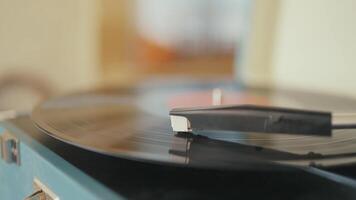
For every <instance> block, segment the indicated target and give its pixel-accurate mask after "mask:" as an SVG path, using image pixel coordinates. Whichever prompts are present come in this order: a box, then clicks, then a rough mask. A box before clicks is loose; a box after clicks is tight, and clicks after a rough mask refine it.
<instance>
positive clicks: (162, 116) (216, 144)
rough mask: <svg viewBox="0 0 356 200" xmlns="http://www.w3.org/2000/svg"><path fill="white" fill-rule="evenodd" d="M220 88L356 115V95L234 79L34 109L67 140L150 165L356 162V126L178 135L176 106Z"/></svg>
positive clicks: (244, 100)
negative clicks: (260, 86) (257, 85)
mask: <svg viewBox="0 0 356 200" xmlns="http://www.w3.org/2000/svg"><path fill="white" fill-rule="evenodd" d="M162 85H164V86H162ZM215 88H219V89H220V90H221V91H222V92H223V99H222V103H223V104H258V105H272V106H288V107H293V108H303V109H314V110H316V109H318V110H325V111H333V112H340V113H345V112H356V100H353V99H348V98H341V97H336V96H329V95H322V94H310V93H306V92H297V91H282V90H253V89H243V88H241V87H239V86H237V85H235V84H233V83H196V82H189V83H185V84H175V83H170V84H168V83H167V82H163V83H162V82H159V83H157V84H151V85H145V86H139V87H136V88H130V89H120V90H102V91H93V92H83V93H78V94H72V95H68V96H64V97H58V98H54V99H50V100H48V101H45V102H43V103H42V104H40V105H39V106H38V107H37V108H35V109H34V111H33V113H32V120H33V121H34V123H35V124H36V126H38V127H39V128H40V129H41V130H43V131H44V132H45V133H47V134H48V135H50V136H52V137H54V138H56V139H59V140H61V141H63V142H66V143H70V144H72V145H75V146H79V147H81V148H85V149H88V150H91V151H96V152H99V153H102V154H107V155H111V156H115V157H119V158H124V159H130V160H137V161H144V162H156V163H160V164H168V165H169V164H172V165H183V166H193V167H204V168H229V169H234V170H242V169H256V170H266V169H274V168H275V167H281V166H287V165H289V166H290V165H292V166H309V165H313V166H314V165H317V166H323V167H331V166H341V165H346V164H351V163H354V162H356V130H338V131H334V132H333V136H332V137H315V136H295V135H282V134H268V135H266V134H260V133H248V132H238V133H233V134H232V133H226V132H217V131H215V132H214V131H210V132H197V133H194V134H183V133H181V134H175V133H174V132H173V131H172V128H171V127H170V121H169V114H168V113H169V110H170V109H171V108H176V107H185V106H195V105H209V104H211V101H212V99H211V93H212V91H213V89H215Z"/></svg>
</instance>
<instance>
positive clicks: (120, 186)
mask: <svg viewBox="0 0 356 200" xmlns="http://www.w3.org/2000/svg"><path fill="white" fill-rule="evenodd" d="M0 127H2V129H3V131H2V134H5V132H7V133H8V134H11V135H12V136H14V137H15V138H17V139H18V140H19V144H20V145H19V152H20V155H19V159H20V162H19V163H18V164H17V163H7V162H5V161H4V160H3V159H2V160H0V168H1V169H2V170H0V177H2V178H1V179H0V186H1V187H0V199H24V198H25V197H26V196H29V195H30V194H31V193H33V181H34V179H37V180H39V181H40V182H41V183H43V185H45V186H46V187H47V188H48V189H50V190H51V191H52V192H53V193H54V194H55V195H56V196H57V197H59V199H60V200H65V199H238V198H249V199H262V198H264V199H265V198H271V199H287V198H288V199H355V196H356V191H355V190H354V188H353V187H352V186H347V185H342V184H340V183H337V182H335V181H330V180H328V179H327V178H324V177H321V176H316V175H313V174H310V173H307V172H305V171H273V172H256V171H248V170H246V171H229V170H209V169H195V168H185V167H179V166H176V167H174V166H170V167H167V166H162V165H156V164H154V163H143V162H136V161H129V160H125V159H119V158H116V157H111V156H107V155H104V154H99V153H95V152H92V151H88V150H84V149H81V148H78V147H75V146H72V145H69V144H66V143H64V142H61V141H59V140H55V139H54V138H51V137H49V136H47V135H46V134H43V133H41V132H40V131H39V130H38V129H36V128H35V127H34V125H33V124H32V122H31V120H30V119H29V117H28V116H23V117H18V118H16V119H13V120H8V121H5V122H1V124H0ZM330 170H332V169H330ZM337 170H339V171H342V172H343V173H344V175H347V176H349V177H356V176H355V175H356V172H355V170H352V169H351V168H350V167H349V168H348V167H347V166H344V167H343V168H342V169H337ZM301 183H303V184H301ZM14 188H15V189H14ZM14 191H16V192H14Z"/></svg>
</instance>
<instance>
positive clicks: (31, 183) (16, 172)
mask: <svg viewBox="0 0 356 200" xmlns="http://www.w3.org/2000/svg"><path fill="white" fill-rule="evenodd" d="M29 125H31V124H29ZM25 131H27V132H25ZM0 134H1V138H2V141H1V142H2V159H1V160H0V169H1V170H0V177H1V178H0V199H3V200H17V199H25V198H26V197H30V196H31V195H32V197H35V195H36V194H35V193H36V192H38V190H43V189H44V190H46V191H44V192H46V193H50V195H52V196H51V198H52V199H58V200H59V199H60V200H64V199H87V200H90V199H123V198H122V197H121V196H120V195H118V194H117V193H114V192H113V191H111V190H110V189H108V188H106V187H105V186H103V184H101V183H100V182H98V181H97V180H95V179H94V178H92V177H90V176H89V175H87V174H85V173H84V172H83V171H81V170H80V169H78V168H77V167H75V166H73V165H72V164H71V163H69V162H68V161H66V160H65V159H64V158H62V157H61V156H59V155H58V154H57V153H55V152H54V151H53V150H51V149H49V148H48V147H47V146H45V145H43V144H42V143H41V142H40V141H42V142H44V140H45V139H43V138H40V136H41V135H38V134H36V132H35V131H32V132H31V131H29V130H24V129H21V128H20V127H17V126H16V125H15V124H14V123H12V122H2V123H1V133H0ZM14 140H16V141H15V143H16V144H14V143H13V144H11V143H12V142H14ZM14 146H15V147H14ZM6 148H8V149H6ZM11 148H16V149H15V150H16V151H17V152H16V154H17V158H14V156H11V152H10V153H9V152H8V153H9V155H4V154H6V153H5V152H7V151H13V150H14V149H11ZM4 151H5V152H4ZM12 153H14V152H12ZM36 187H39V188H36ZM48 199H50V198H48Z"/></svg>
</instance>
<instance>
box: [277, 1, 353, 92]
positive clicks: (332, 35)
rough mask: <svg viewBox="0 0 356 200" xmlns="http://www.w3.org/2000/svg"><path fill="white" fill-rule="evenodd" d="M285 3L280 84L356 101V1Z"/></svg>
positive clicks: (279, 42)
mask: <svg viewBox="0 0 356 200" xmlns="http://www.w3.org/2000/svg"><path fill="white" fill-rule="evenodd" d="M280 3H281V4H280V11H279V17H278V21H277V29H276V36H275V39H276V40H275V45H274V50H273V52H274V54H273V59H272V60H273V62H272V65H271V66H272V80H273V81H274V84H275V85H277V86H282V87H293V88H302V89H308V90H322V91H326V92H332V93H339V94H345V95H352V96H355V97H356V21H355V20H356V1H355V0H340V1H336V0H283V1H280Z"/></svg>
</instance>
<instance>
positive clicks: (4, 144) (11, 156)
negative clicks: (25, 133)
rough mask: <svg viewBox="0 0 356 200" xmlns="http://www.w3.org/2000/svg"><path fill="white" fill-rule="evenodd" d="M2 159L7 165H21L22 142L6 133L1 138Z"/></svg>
mask: <svg viewBox="0 0 356 200" xmlns="http://www.w3.org/2000/svg"><path fill="white" fill-rule="evenodd" d="M0 144H1V158H2V159H3V160H4V161H6V162H7V163H14V164H17V165H20V142H19V140H18V139H17V138H16V137H15V136H13V135H11V134H10V133H9V132H7V131H5V132H4V133H3V134H2V135H1V136H0Z"/></svg>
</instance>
